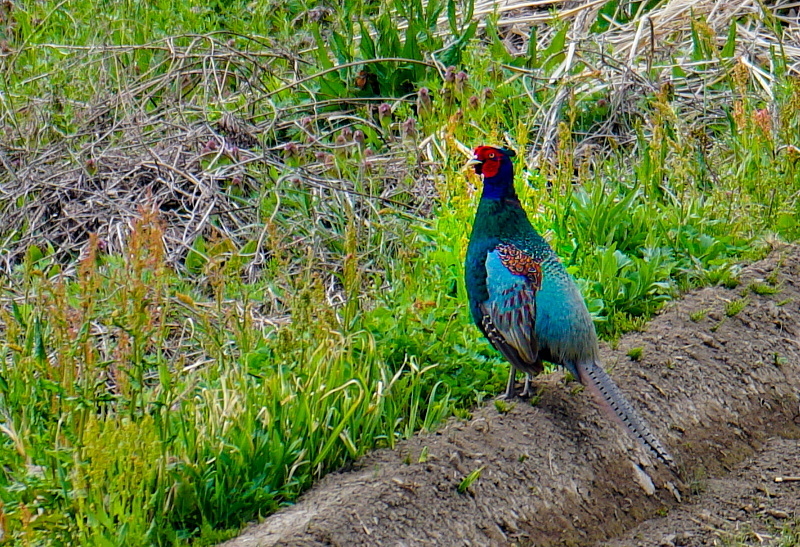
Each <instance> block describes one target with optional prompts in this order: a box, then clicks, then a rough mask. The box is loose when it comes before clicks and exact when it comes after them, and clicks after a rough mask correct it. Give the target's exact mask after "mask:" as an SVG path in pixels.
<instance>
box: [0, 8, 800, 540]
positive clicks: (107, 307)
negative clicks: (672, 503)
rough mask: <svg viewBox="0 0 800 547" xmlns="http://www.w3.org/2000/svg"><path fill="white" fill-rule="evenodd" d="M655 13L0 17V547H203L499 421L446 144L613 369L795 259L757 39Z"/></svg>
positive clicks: (774, 80) (767, 52)
mask: <svg viewBox="0 0 800 547" xmlns="http://www.w3.org/2000/svg"><path fill="white" fill-rule="evenodd" d="M672 7H673V8H674V6H672ZM668 8H670V3H669V2H667V1H663V2H653V3H650V4H648V5H647V6H643V7H642V8H641V9H640V10H637V11H636V12H635V13H634V12H631V11H629V10H628V8H627V7H626V5H625V4H624V3H620V2H617V1H613V0H612V1H609V2H607V3H606V4H604V5H603V6H602V9H601V10H600V12H599V14H597V16H596V18H595V20H594V21H593V22H591V23H592V24H591V25H590V26H585V25H584V26H581V28H585V31H582V32H584V35H582V36H578V35H575V34H574V32H577V27H576V28H572V27H573V23H574V22H575V20H576V17H577V16H578V15H579V12H580V10H574V9H572V10H571V11H567V12H563V13H561V14H559V13H558V11H557V10H558V9H560V8H559V5H558V4H554V5H552V6H546V5H544V6H541V7H540V8H538V9H540V11H535V12H532V14H533V15H531V16H530V17H529V16H527V15H526V22H521V21H518V20H516V19H515V17H516V12H514V11H513V10H514V9H515V6H514V4H513V3H512V4H508V5H505V6H503V7H500V8H497V10H498V11H496V12H494V11H492V12H487V11H485V10H484V9H483V8H476V7H475V5H474V4H473V3H472V2H469V1H468V2H466V3H463V4H462V3H456V2H455V1H454V0H430V1H428V2H426V3H424V4H423V3H422V2H421V1H420V0H393V1H392V2H389V3H381V4H371V3H365V2H362V1H360V0H346V1H345V2H344V3H343V4H342V5H340V6H337V7H336V8H328V7H324V6H320V5H318V4H317V3H313V2H310V1H306V0H300V1H298V2H292V3H290V4H286V5H285V6H282V9H281V10H275V9H274V5H272V4H269V3H258V2H255V3H253V2H243V1H233V2H226V3H224V5H222V4H220V5H211V4H209V5H206V4H202V3H198V2H195V1H190V2H183V3H178V4H175V5H173V4H170V5H169V6H164V5H162V3H159V2H156V3H152V2H151V3H134V4H131V3H118V4H117V3H109V4H108V5H106V6H104V9H103V10H97V9H96V6H95V5H94V4H92V3H88V2H80V1H77V0H76V1H70V2H67V3H64V2H54V1H50V0H45V1H41V2H35V3H21V2H6V3H4V4H2V6H0V72H2V74H3V77H4V87H3V93H2V94H1V95H0V102H2V109H0V127H1V129H0V188H2V193H1V194H0V237H2V240H3V245H2V250H1V251H0V259H1V260H0V268H1V269H2V275H0V331H1V332H2V334H3V336H2V342H0V356H1V357H2V358H1V359H0V410H1V411H2V412H0V432H2V435H1V436H0V439H1V442H0V461H1V462H2V463H3V473H2V474H1V475H0V486H2V488H0V501H2V507H1V508H0V512H1V513H0V519H2V522H3V523H4V529H5V534H6V537H7V538H9V539H10V540H11V541H13V542H20V543H23V544H25V543H28V544H52V545H56V544H80V545H95V544H98V545H108V544H124V545H145V544H155V545H186V544H190V543H191V544H194V545H204V544H212V543H215V542H219V541H221V540H222V539H224V538H225V537H228V536H230V535H231V534H233V533H235V532H236V531H237V530H238V529H239V527H240V526H241V525H242V524H243V523H244V522H246V521H247V520H251V519H254V518H256V517H258V516H259V515H266V514H268V513H270V512H272V511H275V510H276V509H277V508H279V507H280V506H281V505H282V504H284V503H287V502H290V501H292V500H294V499H295V498H296V496H297V495H298V494H299V493H300V492H301V491H303V490H304V489H306V488H307V487H308V486H309V485H310V484H311V483H312V482H313V481H314V480H316V479H317V478H319V477H320V476H322V475H323V474H324V473H326V472H327V471H329V470H331V469H335V468H337V467H339V466H341V465H342V464H343V463H344V462H346V461H348V460H352V459H354V458H358V457H359V456H360V455H362V454H364V453H365V452H366V451H367V450H369V449H371V448H374V447H379V446H388V447H391V446H394V444H395V443H396V442H397V440H398V439H401V438H403V437H406V436H409V435H411V434H412V433H413V432H415V431H417V430H419V429H430V428H433V427H434V426H435V424H436V423H438V422H439V421H440V420H442V419H443V418H444V417H446V416H449V415H451V414H456V415H458V416H467V415H468V413H469V410H468V409H469V408H470V406H471V405H473V404H475V403H476V402H477V401H481V400H483V399H485V398H486V397H487V396H490V395H491V394H493V393H496V392H498V391H500V389H501V388H502V384H503V382H504V379H505V374H506V371H507V368H506V365H505V364H504V363H503V362H502V360H501V359H499V358H498V356H497V354H496V353H494V352H493V351H492V350H491V349H490V348H489V346H488V344H487V343H486V342H485V341H483V340H482V339H481V338H480V337H479V335H478V333H477V331H476V330H475V329H474V328H473V327H471V326H470V325H469V323H470V321H469V317H468V310H467V309H466V306H465V302H466V297H465V294H464V289H463V283H462V277H463V272H462V256H463V252H464V249H465V242H466V237H467V233H466V230H465V226H467V225H468V224H469V221H470V219H471V217H472V214H473V208H474V205H475V203H476V200H477V185H478V184H479V182H478V181H477V180H475V179H474V178H472V177H471V176H467V175H465V173H464V171H463V169H462V167H463V163H464V160H465V157H466V153H468V151H469V147H471V146H473V145H477V144H481V143H503V144H505V145H507V146H512V147H514V148H515V149H516V150H517V151H518V152H519V153H520V154H519V156H518V161H519V162H520V163H521V164H520V165H519V169H518V171H520V172H523V173H524V175H523V177H522V184H521V185H520V187H519V189H518V190H519V195H520V198H521V199H522V200H523V201H524V202H525V203H524V205H525V207H526V209H527V210H529V211H531V212H533V213H534V214H533V218H532V221H533V222H534V224H535V225H536V228H537V229H538V230H539V231H540V232H541V233H543V234H545V236H546V237H547V238H548V240H549V241H550V243H551V244H552V246H553V247H554V249H555V250H556V252H557V253H558V254H559V256H561V257H562V258H563V260H564V262H565V264H566V265H567V266H568V268H569V270H570V272H571V273H572V274H573V275H574V276H575V277H576V278H577V280H578V282H579V284H580V285H581V288H582V290H583V293H584V295H585V297H586V298H587V302H588V304H589V307H590V310H591V312H592V314H593V316H594V317H595V319H596V321H597V325H598V329H599V330H600V332H601V335H603V336H605V337H606V338H609V339H612V340H613V339H615V338H616V337H618V336H619V335H620V334H621V333H622V332H624V331H627V330H632V329H639V328H642V326H643V325H644V323H645V322H646V320H647V319H648V318H649V317H650V316H652V314H653V313H654V312H655V311H657V310H658V309H659V307H660V306H661V305H662V304H663V303H664V302H666V301H668V300H669V299H671V298H673V297H675V296H676V295H677V294H679V293H680V292H681V291H683V290H686V289H689V288H691V287H694V286H699V285H705V284H716V283H721V284H724V285H726V286H735V285H736V284H737V283H738V279H737V275H736V274H737V268H736V265H735V262H736V261H738V260H742V259H752V258H755V257H758V256H759V255H761V254H762V253H763V252H765V251H766V250H767V246H766V244H764V243H763V242H764V241H767V240H774V238H775V236H777V237H778V238H782V239H785V240H794V239H796V238H797V237H798V234H800V225H798V223H797V218H800V198H799V197H798V196H800V177H798V171H797V154H796V148H794V145H795V144H796V143H795V142H794V139H796V135H797V134H798V133H800V127H798V124H800V122H799V121H798V118H797V116H796V112H797V110H798V108H799V107H800V84H799V83H798V81H797V79H796V78H794V77H792V76H791V75H790V73H789V69H788V68H787V67H790V66H793V65H794V64H795V63H796V62H797V61H796V59H791V58H789V57H788V55H789V53H787V52H786V51H785V50H784V48H781V47H780V44H781V43H782V42H781V34H782V32H783V30H782V25H784V24H788V23H785V21H784V20H783V19H781V18H776V17H775V14H774V13H772V12H770V11H768V10H769V8H767V7H765V6H762V5H760V4H759V5H754V4H752V3H747V4H742V6H741V9H733V10H715V11H714V12H713V17H715V19H711V17H712V14H711V13H709V14H708V15H706V16H703V13H704V12H703V11H702V10H701V9H696V10H694V11H692V10H690V7H689V6H684V7H683V8H682V9H683V11H682V12H681V13H682V14H683V15H682V17H683V19H681V20H682V21H683V25H677V24H676V25H670V26H669V29H670V30H666V27H664V28H662V27H661V26H660V25H659V21H660V20H661V19H660V17H661V16H662V15H663V14H664V13H672V12H670V11H669V10H668ZM131 10H133V11H131ZM732 13H735V14H736V17H737V18H736V19H735V20H733V19H731V18H730V15H726V14H732ZM673 15H674V13H673ZM644 16H647V17H648V18H649V21H652V22H653V24H652V25H650V24H646V25H642V19H641V18H642V17H644ZM671 17H672V15H671ZM676 20H678V19H676ZM531 21H534V22H533V23H532V22H531ZM536 21H538V22H536ZM522 25H527V26H522ZM512 28H515V29H520V28H529V29H530V33H529V35H528V36H527V37H525V36H522V35H520V33H519V32H518V30H515V31H513V32H511V31H510V29H512ZM637 29H645V30H644V31H643V32H644V34H642V33H641V32H637ZM651 30H652V31H655V32H656V33H657V36H656V37H655V38H657V39H656V40H651V39H650V37H649V36H647V33H649V32H651ZM567 36H570V41H568V40H567ZM718 36H719V37H721V39H720V40H718V39H717V37H718ZM665 37H667V38H669V43H670V44H671V49H667V48H664V49H660V48H658V47H657V48H655V50H653V51H651V50H649V49H648V50H647V51H644V50H642V45H643V44H650V43H656V44H659V43H662V42H663V41H662V40H661V38H665ZM574 40H578V42H577V43H579V44H580V47H578V48H574V47H572V44H573V43H576V42H574ZM599 43H602V44H604V45H603V47H604V48H611V49H612V50H613V51H609V50H608V49H605V50H601V49H599V46H597V45H596V44H599ZM743 43H747V44H748V47H751V45H752V44H756V45H755V46H752V47H757V48H759V52H760V53H759V55H748V56H747V57H743V56H739V53H740V50H741V49H742V47H741V45H742V44H743ZM772 46H774V47H772ZM637 48H638V49H637ZM631 51H634V53H633V54H631V53H630V52H631ZM292 52H300V53H292ZM621 58H624V59H629V61H628V62H627V63H626V64H623V63H620V62H619V61H615V60H614V59H621ZM748 59H750V60H748ZM752 59H769V64H765V65H764V66H754V65H753V64H752V63H753V62H755V61H753V60H752ZM698 96H703V97H705V99H704V101H703V103H702V104H699V103H697V101H696V100H695V97H698ZM551 114H552V115H551ZM767 236H769V237H767ZM767 282H768V284H769V285H765V287H768V286H775V285H776V283H775V282H772V281H770V280H767ZM753 290H756V289H753ZM758 290H767V289H762V288H759V289H758ZM743 301H744V299H743ZM737 302H738V301H737ZM745 304H746V302H745ZM745 304H741V305H742V306H743V305H745ZM726 311H728V310H726ZM731 311H733V309H731ZM729 315H733V314H729ZM498 410H500V409H499V408H498ZM420 459H422V455H420ZM474 473H477V474H475V476H474V478H472V481H474V480H475V479H477V476H478V475H479V473H480V470H476V472H474ZM472 475H473V474H470V476H472ZM470 476H468V477H467V478H465V481H467V479H469V478H470ZM470 482H471V481H470ZM464 484H465V483H462V485H464ZM468 487H469V484H466V486H464V487H463V491H466V490H467V489H468Z"/></svg>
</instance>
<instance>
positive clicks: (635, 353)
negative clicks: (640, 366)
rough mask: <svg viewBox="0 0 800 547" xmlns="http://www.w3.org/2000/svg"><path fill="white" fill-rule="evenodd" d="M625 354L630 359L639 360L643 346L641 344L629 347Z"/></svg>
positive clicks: (642, 352) (642, 353)
mask: <svg viewBox="0 0 800 547" xmlns="http://www.w3.org/2000/svg"><path fill="white" fill-rule="evenodd" d="M627 355H628V357H629V358H630V360H631V361H639V360H641V359H642V355H644V348H643V347H641V346H639V347H636V348H631V349H629V350H628V353H627Z"/></svg>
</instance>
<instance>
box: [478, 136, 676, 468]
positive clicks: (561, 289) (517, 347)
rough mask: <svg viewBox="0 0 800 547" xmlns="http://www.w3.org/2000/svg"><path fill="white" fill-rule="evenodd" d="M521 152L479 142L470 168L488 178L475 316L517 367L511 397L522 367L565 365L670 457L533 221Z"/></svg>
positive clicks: (532, 370) (533, 370)
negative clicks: (602, 355)
mask: <svg viewBox="0 0 800 547" xmlns="http://www.w3.org/2000/svg"><path fill="white" fill-rule="evenodd" d="M515 155H516V154H515V153H514V152H513V151H512V150H508V149H505V148H495V147H492V146H479V147H478V148H476V149H475V157H474V158H473V159H472V160H470V161H469V163H468V165H471V166H473V167H474V169H475V172H476V173H477V174H478V175H483V194H482V196H481V200H480V204H479V205H478V211H477V213H476V215H475V221H474V223H473V226H472V235H471V236H470V240H469V246H468V248H467V258H466V264H465V270H466V286H467V295H468V296H469V304H470V311H471V313H472V318H473V320H474V321H475V323H476V324H477V326H478V328H479V329H480V330H481V332H483V334H484V336H486V338H487V339H488V340H489V342H490V343H491V344H492V346H494V347H495V349H497V350H498V351H499V352H500V353H501V354H502V355H503V357H505V358H506V359H507V360H508V361H509V363H510V364H511V373H510V375H509V378H508V385H507V387H506V392H505V397H506V398H509V399H511V398H514V397H515V394H516V392H515V381H516V373H517V371H520V372H524V373H525V374H526V378H525V387H524V389H523V392H522V394H521V395H522V396H529V395H530V379H531V377H532V376H533V375H536V374H539V373H541V372H542V371H543V370H544V367H543V364H542V361H549V362H551V363H553V364H556V365H560V366H563V367H564V368H566V369H567V370H568V371H569V372H570V373H572V375H573V376H574V377H575V378H577V379H578V380H579V381H580V382H581V383H582V384H583V385H584V386H586V388H587V389H588V390H589V391H590V392H591V393H592V394H593V395H594V396H595V397H596V398H597V400H598V401H599V403H600V405H601V406H602V407H604V408H605V409H606V410H607V411H610V413H611V415H612V416H614V417H615V418H616V419H617V420H618V421H619V422H620V423H621V424H622V426H623V427H624V428H625V429H626V430H627V431H628V432H629V433H630V434H631V435H633V437H634V438H635V439H636V440H637V441H638V442H640V443H642V445H644V446H645V447H646V448H648V449H650V450H651V451H652V452H653V453H654V454H655V455H656V456H657V457H658V458H659V459H660V460H662V461H663V462H664V463H666V464H667V465H669V466H670V467H672V466H674V462H673V459H672V456H670V454H669V453H668V452H667V451H666V450H665V449H664V447H663V446H662V445H661V443H660V442H659V441H658V439H657V438H656V437H655V435H653V433H652V432H651V431H650V428H649V427H648V426H647V423H646V422H645V421H644V419H643V418H642V417H641V416H640V415H639V414H638V412H636V410H635V409H634V408H633V406H631V404H630V403H629V402H628V400H627V399H626V398H625V396H624V395H623V394H622V392H621V391H620V389H619V388H618V387H617V385H616V384H615V383H614V381H613V380H612V379H611V377H610V376H609V375H608V374H607V373H606V372H605V371H604V370H603V368H602V367H601V366H600V362H599V355H598V345H597V334H596V333H595V329H594V324H593V323H592V319H591V317H590V316H589V311H588V310H587V309H586V304H585V303H584V301H583V297H582V296H581V294H580V292H579V291H578V288H577V287H576V285H575V282H574V281H573V280H572V278H571V277H570V275H569V274H568V273H567V270H566V269H565V268H564V266H563V265H562V264H561V262H560V261H559V259H558V257H557V256H556V254H555V253H554V252H553V250H552V249H551V248H550V246H549V245H548V244H547V242H546V241H545V240H544V238H542V236H541V235H539V233H538V232H536V230H535V229H534V228H533V226H531V223H530V221H529V220H528V217H527V216H526V214H525V211H524V210H523V209H522V205H520V202H519V199H518V198H517V194H516V192H515V190H514V167H513V165H512V163H511V159H510V158H511V157H513V156H515Z"/></svg>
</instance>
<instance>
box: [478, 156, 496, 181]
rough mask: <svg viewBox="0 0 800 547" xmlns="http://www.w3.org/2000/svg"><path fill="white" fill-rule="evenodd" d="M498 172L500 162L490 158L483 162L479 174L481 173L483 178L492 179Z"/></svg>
mask: <svg viewBox="0 0 800 547" xmlns="http://www.w3.org/2000/svg"><path fill="white" fill-rule="evenodd" d="M499 170H500V160H498V159H497V158H492V159H488V160H484V162H483V165H482V166H481V172H482V173H483V176H484V177H494V176H495V175H497V172H498V171H499Z"/></svg>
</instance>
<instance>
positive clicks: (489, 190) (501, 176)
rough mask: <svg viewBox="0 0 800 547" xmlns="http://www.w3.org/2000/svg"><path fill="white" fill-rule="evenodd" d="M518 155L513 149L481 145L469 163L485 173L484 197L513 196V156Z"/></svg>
mask: <svg viewBox="0 0 800 547" xmlns="http://www.w3.org/2000/svg"><path fill="white" fill-rule="evenodd" d="M514 156H516V153H515V152H514V151H513V150H509V149H508V148H498V147H495V146H479V147H477V148H476V149H475V156H474V157H473V158H472V159H471V160H470V161H469V162H468V163H467V165H470V166H472V167H473V168H474V169H475V173H476V174H478V175H483V197H484V198H486V199H503V198H507V197H513V196H514V195H515V193H514V166H513V164H512V163H511V158H512V157H514Z"/></svg>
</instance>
